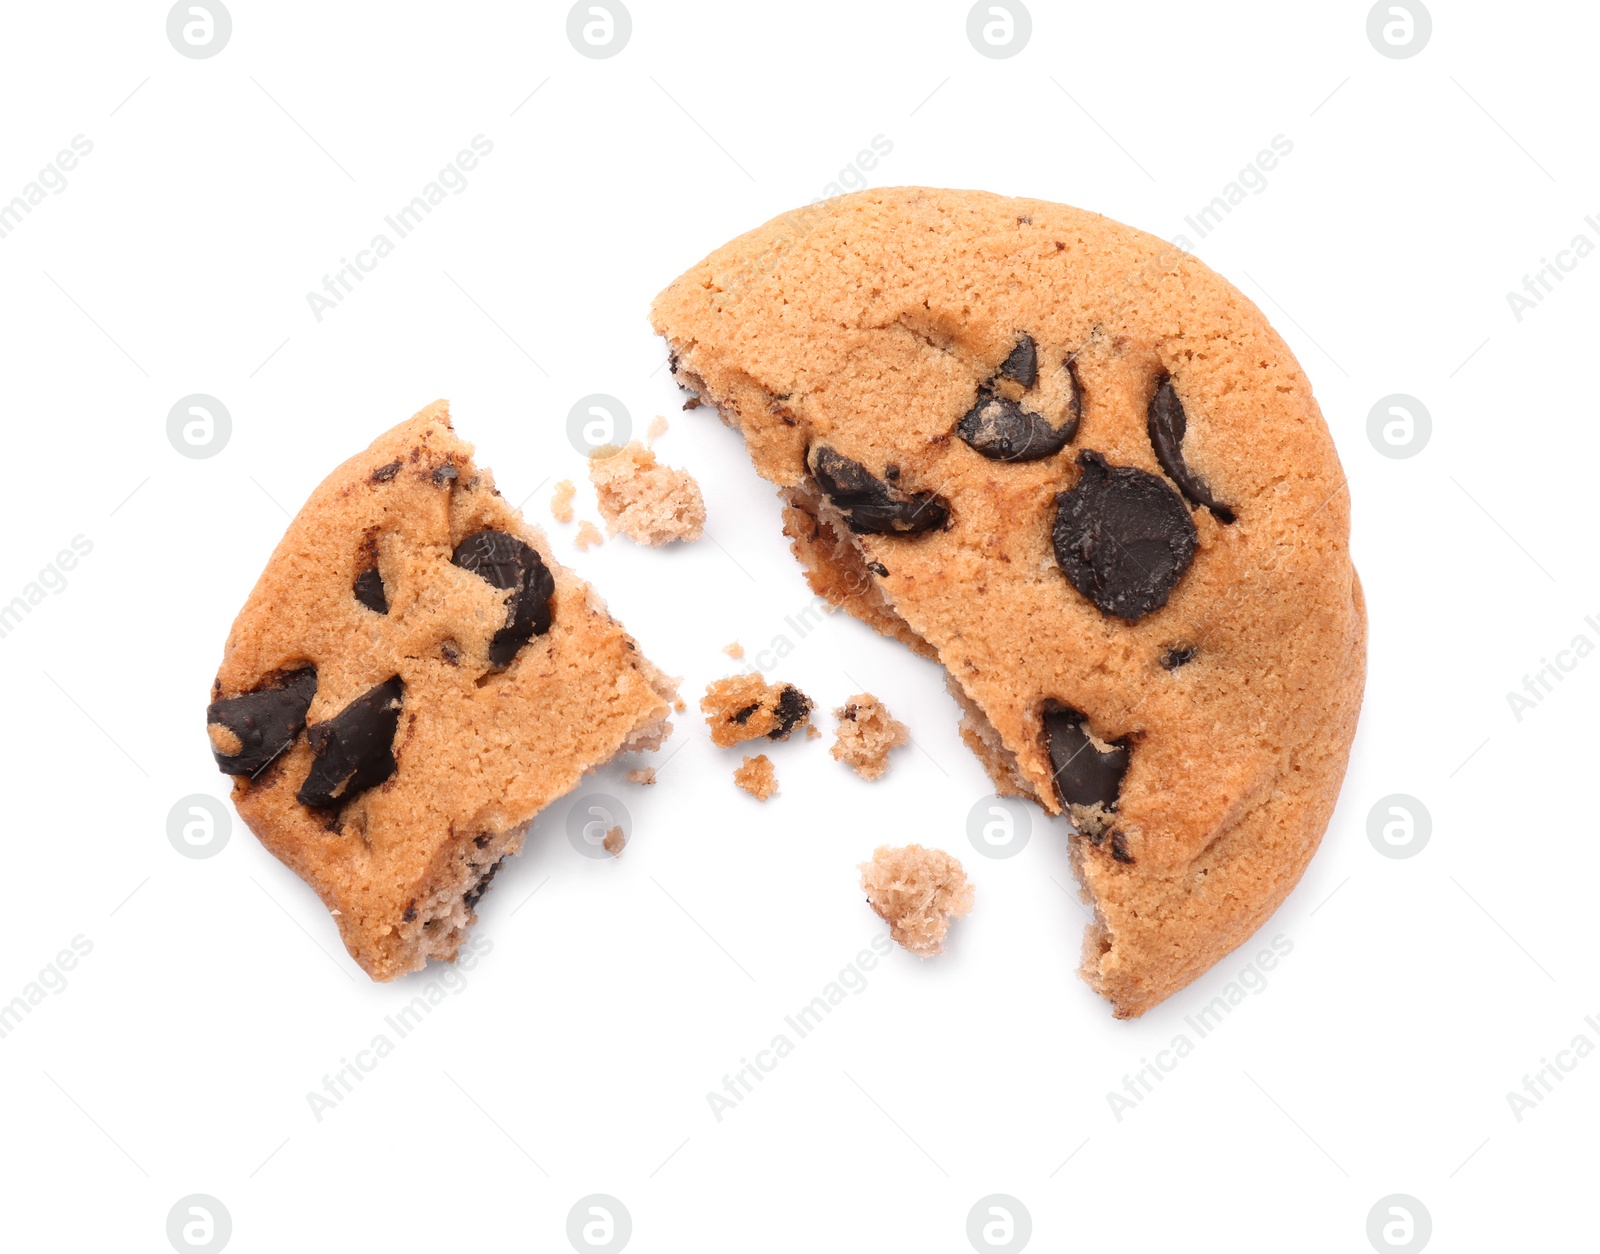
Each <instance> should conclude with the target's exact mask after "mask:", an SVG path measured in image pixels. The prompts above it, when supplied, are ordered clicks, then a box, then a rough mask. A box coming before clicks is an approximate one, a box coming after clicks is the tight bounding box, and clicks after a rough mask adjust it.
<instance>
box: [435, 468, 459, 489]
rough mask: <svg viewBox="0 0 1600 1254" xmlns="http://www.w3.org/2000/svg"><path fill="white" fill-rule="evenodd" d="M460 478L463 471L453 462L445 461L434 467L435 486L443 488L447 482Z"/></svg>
mask: <svg viewBox="0 0 1600 1254" xmlns="http://www.w3.org/2000/svg"><path fill="white" fill-rule="evenodd" d="M459 478H461V472H460V471H459V470H458V469H456V466H455V464H454V463H453V462H445V463H444V464H443V465H441V466H437V467H435V468H434V472H433V486H434V487H436V488H442V487H444V486H445V484H447V483H450V482H452V481H454V480H456V479H459Z"/></svg>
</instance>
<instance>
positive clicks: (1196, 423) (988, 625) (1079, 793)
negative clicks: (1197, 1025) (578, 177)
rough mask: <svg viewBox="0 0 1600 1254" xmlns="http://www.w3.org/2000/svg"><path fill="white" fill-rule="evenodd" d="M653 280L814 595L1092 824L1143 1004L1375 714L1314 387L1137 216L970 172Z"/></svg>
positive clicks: (1287, 852)
mask: <svg viewBox="0 0 1600 1254" xmlns="http://www.w3.org/2000/svg"><path fill="white" fill-rule="evenodd" d="M795 221H796V220H795V219H794V218H793V217H792V216H791V215H786V216H785V217H782V218H778V219H775V220H774V221H773V222H771V223H769V224H768V225H766V226H764V227H761V228H759V229H757V230H754V231H751V232H750V233H748V234H746V235H743V236H741V237H739V238H738V239H737V240H735V241H733V242H732V243H730V244H728V245H726V246H724V247H723V248H721V249H718V250H717V251H716V252H714V253H712V254H711V255H710V256H709V257H707V258H705V260H703V261H701V262H699V263H698V264H696V265H695V266H693V267H692V268H691V269H689V270H688V271H687V272H686V273H685V274H684V275H683V276H682V277H680V278H679V279H678V280H676V281H675V282H674V283H673V284H672V285H671V286H670V287H668V288H667V289H666V290H665V291H664V292H662V293H661V294H660V295H659V296H657V297H656V300H655V304H654V307H653V309H652V320H653V322H654V325H655V327H656V330H657V331H658V332H660V333H661V335H662V336H663V337H664V338H665V339H666V341H667V346H668V351H669V362H670V365H671V368H672V371H673V374H674V376H675V378H676V379H677V380H678V382H679V384H680V385H681V386H682V387H684V388H685V389H686V390H688V391H689V392H690V393H691V395H692V399H693V400H694V401H695V402H696V403H703V404H704V405H705V406H707V407H710V406H715V408H716V411H717V413H718V414H719V415H720V416H721V418H722V419H723V421H724V422H726V423H728V424H729V425H731V426H733V427H735V428H736V429H737V430H739V432H740V433H741V434H742V435H743V437H744V439H745V443H746V445H747V447H748V450H749V453H750V456H751V458H752V460H753V461H754V463H755V466H756V469H757V470H759V471H760V473H761V474H762V475H764V476H765V477H766V478H768V479H769V480H771V481H772V482H773V483H774V484H776V485H777V487H778V488H779V490H780V492H781V494H782V496H783V499H784V503H785V508H784V511H783V520H784V530H785V531H786V532H787V534H788V535H789V537H790V539H791V541H792V542H793V548H794V551H795V554H796V556H797V557H799V558H800V559H801V561H802V562H803V563H804V564H805V565H806V567H807V574H808V578H809V580H810V582H811V586H812V588H813V590H814V591H816V592H817V593H818V594H819V595H821V596H823V597H825V598H827V599H828V600H829V601H830V602H832V603H833V604H835V605H837V606H839V607H841V608H843V609H846V610H848V611H849V612H850V613H852V614H854V615H856V616H857V617H858V618H860V619H862V620H863V621H864V622H866V623H868V624H870V625H871V626H873V627H875V628H876V629H877V630H879V631H881V632H883V633H884V634H885V635H888V636H891V637H893V638H895V639H897V640H900V641H902V642H904V643H905V644H907V645H908V646H910V647H911V648H912V649H914V650H916V651H917V652H918V653H920V654H922V655H924V656H928V657H934V658H937V659H938V660H939V661H940V662H942V663H943V665H944V667H945V669H946V671H947V673H948V675H949V684H950V688H951V691H952V693H953V694H954V696H955V698H956V701H957V703H958V705H959V707H960V709H961V712H962V724H961V731H962V737H963V739H964V740H965V741H966V742H967V744H968V745H969V746H971V747H972V748H973V749H974V750H975V752H977V754H978V756H979V758H980V759H981V760H982V762H983V764H984V766H985V767H986V769H987V770H988V771H989V773H990V775H991V776H992V777H993V779H994V781H995V786H996V788H997V789H999V790H1000V791H1002V792H1009V793H1015V794H1021V795H1024V796H1029V797H1032V798H1034V799H1035V800H1037V801H1038V803H1039V804H1040V805H1041V806H1042V807H1044V809H1046V810H1047V811H1049V812H1050V813H1052V814H1064V815H1066V816H1067V817H1068V818H1070V819H1071V820H1072V822H1073V824H1074V827H1075V829H1076V832H1075V835H1074V836H1073V837H1072V841H1071V846H1070V848H1071V855H1072V857H1073V859H1074V862H1075V865H1076V866H1077V869H1078V872H1079V876H1080V879H1081V881H1082V884H1083V887H1084V891H1085V893H1086V897H1087V900H1089V901H1090V902H1091V903H1092V904H1093V906H1094V910H1095V916H1094V923H1093V925H1092V926H1091V927H1090V929H1089V932H1088V934H1087V936H1086V938H1085V948H1084V962H1083V973H1084V976H1085V978H1086V979H1088V981H1089V982H1090V983H1091V984H1092V985H1093V986H1094V987H1095V988H1096V989H1097V990H1099V991H1100V992H1101V993H1103V994H1104V995H1105V996H1106V997H1107V998H1109V999H1110V1000H1111V1002H1112V1004H1113V1007H1114V1010H1115V1013H1116V1014H1118V1015H1119V1016H1124V1017H1127V1016H1132V1015H1139V1014H1142V1013H1143V1012H1144V1011H1146V1010H1148V1009H1149V1008H1150V1007H1151V1006H1154V1005H1156V1004H1157V1003H1158V1002H1160V1001H1161V1000H1162V999H1163V998H1165V997H1168V996H1170V995H1171V994H1172V993H1174V992H1175V991H1177V990H1178V989H1181V988H1182V987H1183V986H1184V985H1186V984H1188V983H1189V982H1190V981H1191V980H1193V979H1195V978H1196V977H1197V976H1199V975H1200V974H1201V973H1202V972H1204V971H1205V970H1206V969H1207V968H1208V967H1210V966H1211V965H1212V964H1213V963H1215V962H1217V961H1218V959H1220V958H1221V957H1222V956H1223V955H1225V954H1227V953H1228V952H1229V951H1230V950H1232V949H1233V948H1234V947H1236V946H1237V945H1239V944H1240V943H1242V942H1243V941H1244V940H1245V939H1246V938H1248V937H1249V935H1250V933H1251V932H1252V931H1253V930H1255V929H1256V928H1257V927H1259V926H1260V925H1261V924H1262V923H1263V922H1264V921H1265V920H1266V918H1267V917H1268V916H1269V915H1270V914H1271V913H1272V911H1273V910H1274V909H1276V908H1277V906H1278V904H1279V903H1280V902H1281V901H1282V900H1283V898H1284V896H1285V895H1286V894H1287V893H1288V892H1289V890H1290V889H1291V888H1293V886H1294V884H1295V883H1296V881H1297V880H1298V879H1299V877H1300V874H1301V872H1302V871H1303V870H1304V869H1305V866H1306V863H1307V862H1308V860H1309V859H1310V857H1311V855H1312V853H1313V852H1314V851H1315V849H1316V846H1317V842H1318V841H1319V840H1320V838H1321V836H1322V831H1323V828H1324V827H1325V825H1326V823H1327V820H1328V816H1329V814H1330V812H1331V811H1332V808H1333V804H1334V801H1335V799H1336V798H1337V796H1338V792H1339V786H1340V782H1341V780H1342V779H1343V775H1344V767H1345V761H1346V758H1347V756H1348V753H1349V747H1350V740H1351V737H1352V736H1353V734H1354V729H1355V722H1356V715H1357V711H1358V709H1359V707H1360V701H1361V690H1362V684H1363V678H1364V668H1365V642H1366V618H1365V611H1364V607H1363V602H1362V597H1361V588H1360V584H1359V582H1358V580H1357V579H1356V574H1355V571H1354V569H1353V568H1352V566H1351V562H1350V551H1349V497H1348V493H1347V492H1346V490H1345V479H1344V475H1343V473H1342V471H1341V469H1340V466H1339V460H1338V457H1337V456H1336V455H1335V452H1334V447H1333V443H1332V441H1331V439H1330V438H1329V435H1328V430H1327V427H1326V426H1325V424H1324V423H1323V420H1322V416H1321V413H1320V411H1319V410H1318V408H1317V403H1316V401H1315V399H1314V398H1313V396H1312V393H1311V385H1310V382H1309V381H1308V380H1307V378H1306V376H1305V374H1304V373H1303V372H1302V371H1301V369H1300V367H1299V365H1298V364H1297V363H1296V362H1295V359H1294V357H1293V355H1292V354H1291V353H1290V351H1289V349H1288V347H1287V346H1286V345H1285V344H1284V343H1283V341H1282V340H1281V339H1280V338H1279V337H1278V336H1277V334H1276V333H1275V332H1274V331H1273V330H1272V328H1271V327H1270V326H1269V325H1268V324H1267V321H1266V319H1265V318H1264V317H1263V316H1262V315H1261V313H1260V311H1259V310H1257V309H1256V308H1255V307H1254V306H1253V305H1251V304H1250V302H1249V301H1247V300H1246V299H1245V298H1244V297H1243V296H1241V295H1240V293H1239V292H1238V290H1237V289H1236V288H1234V287H1232V286H1231V285H1230V284H1228V283H1226V282H1224V281H1223V280H1222V279H1220V278H1218V277H1217V276H1216V275H1215V274H1213V273H1212V272H1211V271H1210V270H1208V269H1207V268H1206V267H1205V266H1204V265H1202V264H1201V263H1200V262H1198V261H1196V260H1195V259H1194V258H1193V257H1191V256H1188V255H1187V254H1185V253H1183V252H1182V251H1181V250H1179V249H1177V248H1174V247H1172V246H1170V245H1168V244H1165V243H1163V242H1162V241H1161V240H1159V239H1156V238H1154V237H1153V236H1150V235H1146V234H1144V233H1142V232H1140V231H1136V230H1133V229H1132V228H1129V227H1126V226H1121V225H1119V224H1117V223H1115V222H1111V221H1109V220H1107V219H1105V218H1103V217H1100V216H1098V215H1095V214H1091V213H1085V212H1083V211H1081V210H1077V209H1072V208H1068V207H1067V206H1064V205H1055V204H1049V203H1047V202H1044V201H1036V200H1012V199H1006V198H1002V197H999V196H992V195H989V194H986V193H983V192H957V191H942V190H938V189H934V188H920V187H900V188H889V189H884V190H878V191H866V192H859V193H856V194H854V195H849V196H841V197H839V198H837V199H834V200H831V201H829V202H828V203H827V204H826V205H823V206H817V207H814V209H813V210H810V211H807V213H806V214H805V223H804V229H803V230H796V229H795Z"/></svg>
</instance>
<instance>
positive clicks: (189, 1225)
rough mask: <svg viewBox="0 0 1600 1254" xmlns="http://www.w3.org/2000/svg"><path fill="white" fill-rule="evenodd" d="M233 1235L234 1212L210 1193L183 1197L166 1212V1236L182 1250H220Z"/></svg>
mask: <svg viewBox="0 0 1600 1254" xmlns="http://www.w3.org/2000/svg"><path fill="white" fill-rule="evenodd" d="M232 1236H233V1216H232V1215H230V1214H228V1208H227V1207H226V1206H224V1205H223V1204H222V1203H221V1202H219V1201H218V1200H217V1199H216V1198H214V1197H212V1196H211V1195H210V1194H208V1193H191V1194H189V1196H188V1197H180V1198H179V1199H178V1200H177V1201H176V1202H174V1203H173V1204H172V1209H171V1210H170V1211H168V1212H167V1240H168V1241H170V1242H171V1243H172V1248H173V1249H175V1250H177V1251H179V1254H218V1251H220V1250H221V1249H222V1248H223V1247H224V1246H226V1245H227V1244H228V1239H229V1238H230V1237H232Z"/></svg>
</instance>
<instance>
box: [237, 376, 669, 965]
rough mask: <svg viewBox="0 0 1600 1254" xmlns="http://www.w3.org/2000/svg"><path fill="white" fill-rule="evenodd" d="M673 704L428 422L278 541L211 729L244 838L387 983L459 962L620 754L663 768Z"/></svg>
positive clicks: (377, 455)
mask: <svg viewBox="0 0 1600 1254" xmlns="http://www.w3.org/2000/svg"><path fill="white" fill-rule="evenodd" d="M673 695H674V684H673V682H672V681H671V680H669V679H667V678H666V676H664V675H663V674H662V673H661V672H660V671H659V670H657V669H656V668H655V667H654V666H652V665H651V664H650V663H649V662H648V661H646V660H645V658H644V657H643V656H642V655H641V653H640V652H639V649H638V646H637V645H636V644H635V643H634V641H633V639H632V638H631V637H630V636H629V635H628V633H627V632H626V631H624V630H623V628H622V625H621V624H620V623H618V622H617V621H616V620H615V619H613V618H612V617H611V616H610V615H608V614H607V613H606V612H605V609H604V606H603V605H602V604H601V603H600V600H599V598H598V597H597V596H596V594H595V593H594V591H593V590H592V589H590V588H589V586H588V585H587V584H585V583H584V582H583V581H582V580H581V579H579V578H578V577H577V576H576V575H575V574H573V573H572V572H571V571H569V570H567V569H565V568H564V567H562V566H560V565H558V564H557V563H556V562H555V560H554V559H553V558H552V557H551V556H550V553H549V549H548V547H547V546H546V544H545V541H544V538H543V537H542V536H541V535H540V534H539V533H538V532H536V531H534V530H533V529H532V528H531V527H529V526H528V525H527V524H526V523H525V522H524V521H523V519H522V517H521V516H520V515H519V514H518V513H517V511H515V510H514V509H512V508H511V507H510V506H508V505H507V504H506V503H505V502H504V501H503V500H502V499H501V497H500V494H499V493H498V492H496V491H495V488H494V482H493V479H492V478H491V476H490V474H489V472H488V471H487V470H485V469H482V468H480V467H478V466H476V465H474V464H473V461H472V448H471V446H470V445H468V444H465V443H464V442H462V441H461V440H460V439H458V438H457V436H456V434H455V432H454V431H453V430H452V429H451V426H450V417H449V412H448V409H447V407H446V405H445V404H444V402H442V401H441V402H439V403H437V404H435V405H431V406H429V407H428V408H427V409H425V410H423V411H422V412H421V413H419V414H418V415H417V416H416V417H414V418H412V419H411V420H410V421H409V422H406V423H402V424H401V425H400V426H398V427H396V428H394V429H393V430H392V431H389V432H388V433H386V434H385V435H382V436H380V437H379V438H378V439H377V441H375V442H374V443H373V445H372V447H371V448H369V449H368V450H367V451H366V452H364V453H360V454H358V455H357V456H355V457H353V458H351V459H350V460H349V461H347V462H346V463H344V465H342V466H340V467H339V468H338V469H336V470H335V471H334V472H333V473H332V474H331V475H329V476H328V478H327V479H325V480H324V481H323V483H322V485H321V486H320V487H318V488H317V490H316V491H315V492H314V493H313V494H312V496H311V499H310V500H309V501H308V502H307V503H306V505H305V507H304V508H302V509H301V511H300V512H299V514H297V515H296V516H295V518H294V521H293V522H291V523H290V524H289V529H288V531H287V532H286V533H285V535H284V538H283V540H282V542H281V543H280V544H279V545H278V548H277V550H276V551H275V552H274V553H273V555H272V557H271V558H270V560H269V561H268V562H267V566H266V569H265V570H264V571H263V572H262V575H261V578H260V579H259V580H258V581H257V583H256V587H255V590H254V591H253V592H252V593H251V594H250V598H249V600H248V601H247V602H246V603H245V606H244V609H243V610H241V611H240V613H239V617H238V618H237V619H236V620H235V622H234V624H233V630H232V631H231V632H230V633H229V636H228V642H227V647H226V649H225V650H224V653H223V659H222V665H221V667H220V668H219V670H218V672H217V679H216V683H215V685H214V686H213V690H212V700H211V704H210V706H209V708H208V709H207V712H206V721H207V731H208V734H209V736H210V740H211V748H212V752H213V754H214V756H215V758H216V761H217V765H218V767H220V768H221V769H222V770H223V771H224V772H225V773H227V774H229V775H232V776H233V777H234V784H233V802H234V805H235V807H236V808H237V810H238V812H239V814H240V816H241V817H242V818H243V819H244V821H245V823H246V824H248V826H249V827H250V830H251V831H253V832H254V833H255V834H256V836H257V837H259V838H260V840H261V842H262V844H264V845H265V846H266V847H267V848H268V849H269V850H271V851H272V852H273V853H274V854H275V855H277V857H278V858H280V859H281V860H282V861H283V862H284V863H285V864H287V865H288V866H289V867H291V868H292V869H293V870H294V871H295V872H296V873H297V874H298V875H299V876H300V877H301V878H302V879H304V880H305V881H306V882H307V883H308V884H310V885H311V887H312V888H313V889H315V890H316V892H317V894H318V896H320V897H321V898H322V900H323V902H324V904H325V905H327V907H328V908H329V910H330V911H332V913H333V915H334V918H335V921H336V922H337V923H338V926H339V931H340V934H341V936H342V937H343V939H344V943H345V947H346V948H347V949H349V951H350V954H351V956H352V957H353V958H354V959H355V960H356V961H357V962H358V963H360V964H361V966H362V968H363V969H364V970H365V971H366V972H367V974H369V975H370V976H371V977H372V978H373V979H375V980H388V979H393V978H394V977H395V976H397V975H401V974H403V973H404V972H407V971H415V970H417V969H419V968H420V967H422V966H423V965H424V964H425V963H426V962H427V960H428V959H429V958H441V959H445V960H450V959H453V958H454V957H455V955H456V953H457V951H458V950H459V949H460V947H461V943H462V940H463V939H464V938H465V936H466V931H467V928H468V927H470V926H471V924H472V923H473V922H474V920H475V919H476V917H477V916H476V913H475V910H476V907H477V905H478V903H479V901H480V900H481V899H482V897H483V894H484V893H485V892H487V891H488V888H489V884H490V882H491V880H492V879H493V876H494V874H495V872H496V871H497V870H498V868H499V867H500V865H501V863H502V861H503V860H504V859H505V858H507V857H508V856H510V855H511V854H514V853H516V852H517V851H518V850H519V849H520V848H521V847H522V840H523V834H524V832H525V831H526V830H527V827H528V825H529V823H530V822H531V821H532V819H533V817H534V815H535V814H537V813H538V812H539V811H540V810H541V809H543V808H544V807H545V806H546V805H548V804H549V803H550V802H551V801H553V800H555V799H556V798H557V797H560V796H561V795H562V794H563V793H565V792H567V791H569V790H570V789H571V788H572V787H573V786H574V785H576V784H577V782H578V780H579V779H580V778H581V777H582V775H583V774H584V772H586V771H588V770H589V769H591V768H592V767H595V766H597V765H599V764H601V763H603V762H606V761H608V760H610V759H611V758H612V757H613V756H614V755H615V754H617V753H618V752H620V751H622V750H625V749H653V748H655V747H657V746H658V745H659V744H660V743H661V741H662V740H663V739H664V738H665V737H666V735H667V734H668V733H669V732H670V730H671V726H672V725H671V724H670V723H669V722H667V716H668V714H669V712H670V710H671V705H670V701H671V698H672V697H673Z"/></svg>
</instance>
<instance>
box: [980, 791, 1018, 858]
mask: <svg viewBox="0 0 1600 1254" xmlns="http://www.w3.org/2000/svg"><path fill="white" fill-rule="evenodd" d="M1029 810H1030V807H1028V806H1026V805H1024V804H1023V802H1022V801H1021V800H1020V799H1018V798H1016V797H996V796H993V795H989V796H985V797H979V798H978V800H977V801H976V802H974V803H973V806H972V809H970V810H968V811H967V839H968V840H969V841H971V842H972V847H973V848H974V849H976V850H977V851H978V852H979V853H981V854H982V855H983V856H984V857H986V858H1014V857H1016V856H1017V855H1018V854H1019V853H1021V852H1022V851H1023V850H1024V849H1025V848H1027V845H1028V837H1029V836H1030V835H1031V834H1032V833H1033V816H1032V815H1031V813H1030V812H1029Z"/></svg>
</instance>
